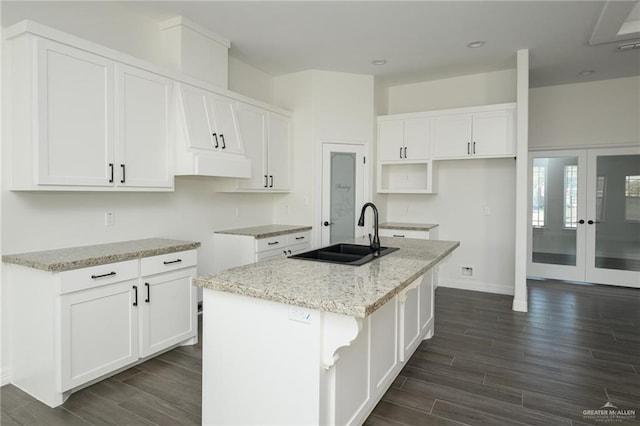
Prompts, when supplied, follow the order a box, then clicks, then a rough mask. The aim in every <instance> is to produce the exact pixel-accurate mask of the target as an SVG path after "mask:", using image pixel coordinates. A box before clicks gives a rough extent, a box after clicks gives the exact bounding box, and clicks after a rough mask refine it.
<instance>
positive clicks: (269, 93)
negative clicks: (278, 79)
mask: <svg viewBox="0 0 640 426" xmlns="http://www.w3.org/2000/svg"><path fill="white" fill-rule="evenodd" d="M229 90H231V91H234V92H236V93H240V94H242V95H245V96H249V97H250V98H253V99H258V100H260V101H263V102H266V103H268V104H273V102H274V97H273V90H274V78H273V77H272V76H271V75H269V74H267V73H266V72H264V71H261V70H259V69H257V68H254V67H252V66H250V65H248V64H246V63H244V62H242V61H241V60H239V59H236V58H234V57H232V56H230V57H229Z"/></svg>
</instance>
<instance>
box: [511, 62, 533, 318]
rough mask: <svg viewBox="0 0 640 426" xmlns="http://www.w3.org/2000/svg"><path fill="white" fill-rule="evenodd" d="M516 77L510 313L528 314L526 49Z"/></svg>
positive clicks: (527, 90) (527, 95)
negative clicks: (511, 298) (513, 232)
mask: <svg viewBox="0 0 640 426" xmlns="http://www.w3.org/2000/svg"><path fill="white" fill-rule="evenodd" d="M516 74H517V83H516V86H517V87H516V103H517V115H516V128H517V133H516V155H517V159H516V232H515V234H516V247H515V250H516V253H515V259H516V264H515V277H514V280H515V288H514V296H513V310H514V311H519V312H527V238H528V235H529V226H528V223H527V218H528V212H527V208H528V202H527V199H528V197H527V193H528V188H529V186H528V185H529V183H528V182H529V176H528V170H527V169H528V165H527V163H528V150H529V137H528V135H529V49H523V50H518V53H517V70H516Z"/></svg>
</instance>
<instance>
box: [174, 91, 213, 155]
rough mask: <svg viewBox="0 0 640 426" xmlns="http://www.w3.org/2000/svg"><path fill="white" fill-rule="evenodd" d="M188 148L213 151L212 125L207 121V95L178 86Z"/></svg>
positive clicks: (203, 92) (204, 92)
mask: <svg viewBox="0 0 640 426" xmlns="http://www.w3.org/2000/svg"><path fill="white" fill-rule="evenodd" d="M180 97H181V100H182V105H183V109H184V117H183V118H184V121H185V127H186V128H185V129H184V131H186V132H187V135H186V136H187V137H186V139H187V141H188V144H189V145H188V148H191V149H197V150H204V151H214V150H215V149H214V144H213V132H214V131H215V130H212V129H213V123H211V122H210V121H209V111H208V110H209V108H210V107H209V105H208V94H207V92H206V91H204V90H201V89H198V88H197V87H193V86H189V85H186V84H181V85H180Z"/></svg>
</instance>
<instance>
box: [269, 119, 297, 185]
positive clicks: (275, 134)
mask: <svg viewBox="0 0 640 426" xmlns="http://www.w3.org/2000/svg"><path fill="white" fill-rule="evenodd" d="M268 116H269V119H268V122H267V123H268V127H267V128H268V132H267V135H268V138H267V140H268V149H267V154H268V155H267V158H268V161H267V171H268V172H269V173H268V174H269V188H271V189H280V190H287V189H289V187H290V186H291V182H290V178H291V176H290V175H291V171H290V170H291V165H290V150H291V148H290V133H291V119H290V118H289V117H286V116H284V115H281V114H276V113H274V112H269V114H268Z"/></svg>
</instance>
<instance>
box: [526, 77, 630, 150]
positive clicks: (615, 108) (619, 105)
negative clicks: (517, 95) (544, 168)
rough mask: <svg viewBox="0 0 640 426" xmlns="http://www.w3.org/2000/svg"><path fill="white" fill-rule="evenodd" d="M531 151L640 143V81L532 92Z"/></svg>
mask: <svg viewBox="0 0 640 426" xmlns="http://www.w3.org/2000/svg"><path fill="white" fill-rule="evenodd" d="M529 96H530V98H529V101H530V103H529V147H530V148H549V147H551V148H552V147H558V146H562V147H588V146H595V145H616V144H629V143H639V142H640V119H639V118H638V117H640V77H627V78H618V79H613V80H602V81H593V82H588V83H578V84H566V85H562V86H550V87H539V88H535V89H531V90H530V91H529Z"/></svg>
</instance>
